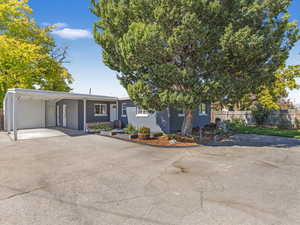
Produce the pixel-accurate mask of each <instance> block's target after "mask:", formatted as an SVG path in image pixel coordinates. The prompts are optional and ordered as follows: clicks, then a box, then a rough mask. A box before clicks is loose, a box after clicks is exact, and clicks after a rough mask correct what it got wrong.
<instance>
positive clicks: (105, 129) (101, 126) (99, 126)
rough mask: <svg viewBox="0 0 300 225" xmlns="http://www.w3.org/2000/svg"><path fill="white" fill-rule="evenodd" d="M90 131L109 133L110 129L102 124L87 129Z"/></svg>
mask: <svg viewBox="0 0 300 225" xmlns="http://www.w3.org/2000/svg"><path fill="white" fill-rule="evenodd" d="M89 128H90V129H92V130H103V131H110V130H112V128H111V127H110V126H107V125H104V124H97V125H93V126H90V127H89Z"/></svg>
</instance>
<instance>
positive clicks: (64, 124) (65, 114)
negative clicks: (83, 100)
mask: <svg viewBox="0 0 300 225" xmlns="http://www.w3.org/2000/svg"><path fill="white" fill-rule="evenodd" d="M63 127H67V105H63Z"/></svg>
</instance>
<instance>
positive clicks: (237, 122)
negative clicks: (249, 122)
mask: <svg viewBox="0 0 300 225" xmlns="http://www.w3.org/2000/svg"><path fill="white" fill-rule="evenodd" d="M231 123H233V124H236V125H245V121H244V120H243V119H241V118H232V119H231Z"/></svg>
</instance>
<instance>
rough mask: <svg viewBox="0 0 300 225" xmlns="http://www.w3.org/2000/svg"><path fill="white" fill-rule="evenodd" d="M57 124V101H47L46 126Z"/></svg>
mask: <svg viewBox="0 0 300 225" xmlns="http://www.w3.org/2000/svg"><path fill="white" fill-rule="evenodd" d="M55 126H56V101H46V127H55Z"/></svg>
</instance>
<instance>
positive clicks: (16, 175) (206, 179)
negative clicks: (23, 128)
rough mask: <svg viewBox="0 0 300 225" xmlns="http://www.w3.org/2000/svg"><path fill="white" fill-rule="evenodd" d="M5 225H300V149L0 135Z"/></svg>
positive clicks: (0, 201)
mask: <svg viewBox="0 0 300 225" xmlns="http://www.w3.org/2000/svg"><path fill="white" fill-rule="evenodd" d="M0 181H1V182H0V224H1V225H12V224H15V225H33V224H34V225H150V224H153V225H154V224H158V225H172V224H176V225H201V224H203V225H210V224H216V225H221V224H222V225H250V224H251V225H253V224H259V225H260V224H266V225H281V224H282V225H289V224H295V225H296V224H300V213H299V212H300V141H297V140H293V139H286V138H276V137H264V136H255V135H239V136H237V137H236V139H233V140H228V141H225V142H223V143H219V144H218V145H217V146H201V147H197V148H190V149H158V148H152V147H147V146H142V145H137V144H133V143H127V142H122V141H119V140H114V139H110V138H105V137H100V136H96V135H88V136H78V137H54V138H49V139H36V140H24V141H18V142H16V143H15V142H12V141H10V140H9V139H8V138H7V136H6V134H4V133H0Z"/></svg>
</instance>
